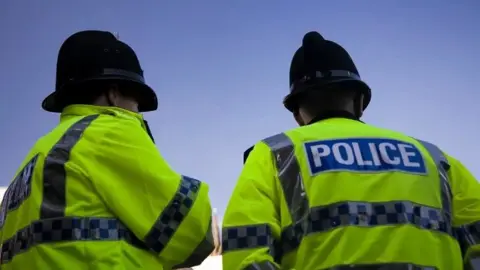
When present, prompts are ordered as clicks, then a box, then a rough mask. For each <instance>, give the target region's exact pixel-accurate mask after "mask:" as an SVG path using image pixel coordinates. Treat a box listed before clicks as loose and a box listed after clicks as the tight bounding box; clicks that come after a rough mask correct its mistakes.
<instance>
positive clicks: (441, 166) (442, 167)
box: [416, 139, 453, 234]
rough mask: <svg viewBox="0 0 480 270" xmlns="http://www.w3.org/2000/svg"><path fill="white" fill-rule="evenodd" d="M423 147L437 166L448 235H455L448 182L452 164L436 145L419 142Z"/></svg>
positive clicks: (450, 191)
mask: <svg viewBox="0 0 480 270" xmlns="http://www.w3.org/2000/svg"><path fill="white" fill-rule="evenodd" d="M416 140H417V141H418V142H420V143H421V144H422V145H423V147H425V149H426V150H427V151H428V153H429V154H430V156H431V157H432V158H433V160H434V161H435V165H437V170H438V177H439V178H440V192H441V196H442V210H443V215H444V217H445V220H446V221H447V222H448V233H450V234H453V231H452V190H451V188H450V182H449V181H448V170H449V169H450V164H449V163H448V159H447V157H446V156H445V155H444V154H443V152H442V150H440V148H438V147H437V146H436V145H434V144H431V143H429V142H426V141H422V140H418V139H416Z"/></svg>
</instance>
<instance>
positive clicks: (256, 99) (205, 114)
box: [0, 0, 480, 212]
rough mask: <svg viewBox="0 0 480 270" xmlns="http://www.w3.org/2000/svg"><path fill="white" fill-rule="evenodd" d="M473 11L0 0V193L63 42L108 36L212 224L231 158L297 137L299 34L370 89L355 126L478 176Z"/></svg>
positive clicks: (353, 4)
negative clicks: (294, 62) (325, 42)
mask: <svg viewBox="0 0 480 270" xmlns="http://www.w3.org/2000/svg"><path fill="white" fill-rule="evenodd" d="M127 3H128V4H127ZM479 12H480V1H475V0H471V1H469V0H465V1H456V2H454V1H447V0H438V1H436V0H424V1H414V0H409V1H400V0H397V1H381V0H377V1H374V0H369V1H354V0H351V1H323V0H322V1H320V0H316V1H273V0H272V1H253V0H249V1H234V0H231V1H209V0H206V1H126V0H122V1H120V0H117V1H113V0H112V1H92V0H88V1H87V0H83V1H80V2H79V1H59V0H49V1H33V0H2V1H1V2H0V46H1V50H0V83H1V88H2V90H1V92H0V95H1V96H0V97H1V98H0V113H1V127H2V129H1V132H0V148H1V149H3V153H4V154H3V158H2V162H1V163H0V178H1V180H0V184H2V185H7V184H8V182H9V181H10V179H11V178H12V177H13V174H14V172H15V170H16V168H17V166H18V165H19V164H20V162H21V161H22V159H23V158H24V156H25V155H26V153H27V152H28V149H29V148H30V147H31V146H32V145H33V144H34V143H35V141H36V139H37V138H38V137H40V136H42V135H43V134H45V133H46V132H48V131H49V130H50V129H51V128H53V127H54V126H55V125H56V124H57V121H58V115H55V114H50V113H46V112H43V111H42V110H41V108H40V103H41V100H42V99H43V98H44V97H45V96H46V95H47V94H48V93H50V92H51V91H52V90H53V88H54V80H55V64H56V57H57V52H58V49H59V47H60V45H61V43H62V42H63V40H64V39H65V38H66V37H67V36H69V35H70V34H72V33H74V32H76V31H79V30H85V29H101V30H108V31H117V32H119V33H120V39H122V40H123V41H125V42H127V43H129V44H130V45H131V46H132V47H133V48H134V49H135V50H136V51H137V53H138V56H139V58H140V60H141V63H142V65H143V68H144V70H145V75H146V79H147V82H148V83H149V84H150V85H151V86H152V87H153V88H154V89H155V90H156V92H157V94H158V97H159V100H160V108H159V110H158V111H157V112H153V113H148V114H147V115H146V118H147V119H148V120H149V122H150V123H151V125H152V131H153V134H154V136H155V137H156V141H157V145H158V148H159V149H160V151H161V153H162V155H163V156H164V157H165V158H166V159H167V160H168V161H169V163H170V164H171V165H172V166H173V167H174V168H175V169H176V170H177V171H179V172H181V173H183V174H187V175H191V176H194V177H197V178H199V179H202V180H204V181H206V182H208V183H209V184H210V186H211V197H212V200H213V203H214V205H215V206H216V207H218V208H219V210H220V211H221V212H223V210H224V208H225V205H226V203H227V201H228V198H229V196H230V194H231V191H232V189H233V187H234V184H235V182H236V179H237V176H238V175H239V173H240V170H241V167H242V153H243V151H244V150H245V149H246V148H248V147H249V146H250V145H252V144H254V143H255V142H256V141H258V140H260V139H262V138H264V137H266V136H269V135H273V134H275V133H278V132H280V131H283V130H285V129H289V128H292V127H294V126H295V122H294V121H293V118H292V117H291V115H290V114H289V113H288V112H287V111H286V110H285V109H284V108H283V105H282V99H283V97H284V95H285V94H286V93H287V92H288V69H289V65H290V60H291V57H292V55H293V53H294V52H295V50H296V49H297V48H298V46H299V45H300V42H301V39H302V36H303V34H305V33H306V32H308V31H311V30H317V31H319V32H320V33H321V34H322V35H323V36H324V37H326V38H327V39H331V40H334V41H337V42H338V43H340V44H341V45H343V46H344V47H345V48H346V49H347V50H348V51H349V52H350V54H351V55H352V57H353V58H354V60H355V62H356V64H357V67H358V68H359V70H360V73H361V76H362V77H363V78H364V80H365V81H367V82H368V83H369V85H370V86H371V88H372V90H373V99H372V103H371V105H370V107H369V108H368V110H367V112H366V115H365V117H364V120H365V121H366V122H368V123H371V124H374V125H378V126H382V127H386V128H391V129H395V130H399V131H403V132H405V133H408V134H410V135H412V136H415V137H418V138H422V139H424V140H429V141H431V142H433V143H436V144H438V145H440V146H441V147H442V148H443V149H444V150H445V151H447V152H449V153H450V154H451V155H453V156H455V157H457V158H458V159H460V160H461V161H463V162H464V164H465V165H466V166H467V167H468V168H470V169H471V170H472V172H473V173H474V174H475V175H476V176H477V177H480V168H479V167H478V160H479V158H478V155H479V154H480V146H479V144H478V136H479V131H480V128H479V127H480V122H479V120H478V116H479V114H480V112H479V102H480V94H479V91H480V89H479V85H480V73H479V70H480V53H479V48H480V30H479V27H480V16H478V14H479ZM139 181H140V180H139Z"/></svg>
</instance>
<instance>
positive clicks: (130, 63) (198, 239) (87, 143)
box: [0, 31, 214, 270]
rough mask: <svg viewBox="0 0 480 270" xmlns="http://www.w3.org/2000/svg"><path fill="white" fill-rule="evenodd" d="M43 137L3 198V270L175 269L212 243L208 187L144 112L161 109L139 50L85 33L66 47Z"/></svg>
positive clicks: (193, 261)
mask: <svg viewBox="0 0 480 270" xmlns="http://www.w3.org/2000/svg"><path fill="white" fill-rule="evenodd" d="M42 106H43V109H44V110H46V111H49V112H54V113H61V115H60V123H59V125H58V126H57V127H55V128H54V129H53V130H52V131H51V132H49V133H48V134H47V135H45V136H44V137H42V138H41V139H39V140H38V141H37V143H36V144H35V146H34V147H33V148H32V150H31V151H30V153H29V154H28V155H27V157H26V159H25V160H24V162H23V163H22V165H21V167H20V169H19V172H18V173H17V176H16V178H15V179H14V180H13V182H11V184H10V186H9V187H8V190H7V191H6V194H5V196H4V199H3V201H2V207H1V213H0V217H1V219H0V226H1V234H0V240H1V244H2V252H1V259H0V262H1V264H0V268H1V269H5V270H8V269H25V270H26V269H71V270H76V269H79V270H80V269H99V270H102V269H105V270H106V269H155V270H157V269H172V268H181V267H190V266H195V265H198V264H200V263H201V262H202V261H203V259H204V258H206V257H207V256H208V255H209V254H210V253H211V251H212V250H213V248H214V246H213V237H212V232H211V225H210V223H211V206H210V200H209V198H208V186H207V185H206V184H205V183H202V182H200V181H199V180H196V179H194V178H191V177H188V176H183V175H180V174H178V173H177V172H175V171H174V170H172V169H171V168H170V166H169V165H168V164H167V162H166V161H165V160H164V159H163V158H162V156H161V155H160V154H159V152H158V150H157V148H156V147H155V144H154V142H153V140H152V138H150V137H149V134H148V126H147V123H146V122H145V121H144V120H143V118H142V115H141V114H140V113H141V112H148V111H154V110H156V109H157V106H158V105H157V97H156V95H155V93H154V91H153V90H152V89H151V88H150V87H149V86H148V85H146V84H145V80H144V77H143V71H142V69H141V67H140V64H139V61H138V59H137V56H136V54H135V52H134V51H133V50H132V48H130V47H129V46H128V45H127V44H125V43H123V42H121V41H119V40H117V39H116V38H115V36H114V35H112V34H111V33H109V32H103V31H82V32H78V33H75V34H73V35H72V36H70V37H69V38H68V39H67V40H66V41H65V42H64V43H63V45H62V47H61V48H60V52H59V55H58V62H57V80H56V89H55V92H54V93H52V94H51V95H49V96H48V97H47V98H46V99H45V100H44V101H43V104H42Z"/></svg>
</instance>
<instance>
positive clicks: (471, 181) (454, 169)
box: [447, 156, 480, 269]
mask: <svg viewBox="0 0 480 270" xmlns="http://www.w3.org/2000/svg"><path fill="white" fill-rule="evenodd" d="M447 157H448V162H449V164H450V170H449V178H450V181H451V186H452V196H453V217H452V221H453V226H454V227H455V228H457V232H458V236H457V237H458V240H459V242H460V245H461V247H462V251H463V254H464V261H465V264H466V265H469V264H472V263H475V262H476V261H477V260H479V259H480V184H479V183H478V181H477V180H476V179H475V177H474V176H473V175H472V174H471V173H470V172H469V171H468V169H467V168H465V166H463V164H462V163H461V162H459V161H458V160H456V159H454V158H452V157H450V156H447ZM479 266H480V265H479ZM479 266H477V267H479ZM466 269H469V268H466ZM473 269H480V268H473Z"/></svg>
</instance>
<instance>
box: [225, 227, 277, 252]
mask: <svg viewBox="0 0 480 270" xmlns="http://www.w3.org/2000/svg"><path fill="white" fill-rule="evenodd" d="M272 244H273V238H272V233H271V228H270V226H268V225H267V224H257V225H249V226H240V227H224V228H223V229H222V248H223V252H229V251H233V250H238V249H250V248H260V247H271V246H272Z"/></svg>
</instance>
